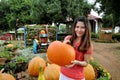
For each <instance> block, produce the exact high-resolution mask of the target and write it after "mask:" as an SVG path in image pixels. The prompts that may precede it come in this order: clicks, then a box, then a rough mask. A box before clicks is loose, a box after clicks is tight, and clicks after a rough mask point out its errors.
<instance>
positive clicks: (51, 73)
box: [44, 64, 60, 80]
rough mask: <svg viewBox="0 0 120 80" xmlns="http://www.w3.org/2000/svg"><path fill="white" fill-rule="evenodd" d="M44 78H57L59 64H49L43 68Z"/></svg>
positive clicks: (52, 79) (54, 79) (55, 79)
mask: <svg viewBox="0 0 120 80" xmlns="http://www.w3.org/2000/svg"><path fill="white" fill-rule="evenodd" d="M44 76H45V80H59V76H60V66H58V65H57V64H49V65H48V66H47V67H46V68H45V70H44Z"/></svg>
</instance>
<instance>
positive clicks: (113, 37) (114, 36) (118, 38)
mask: <svg viewBox="0 0 120 80" xmlns="http://www.w3.org/2000/svg"><path fill="white" fill-rule="evenodd" d="M112 39H113V40H117V41H120V33H117V34H113V35H112Z"/></svg>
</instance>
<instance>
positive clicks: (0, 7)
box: [0, 0, 10, 30]
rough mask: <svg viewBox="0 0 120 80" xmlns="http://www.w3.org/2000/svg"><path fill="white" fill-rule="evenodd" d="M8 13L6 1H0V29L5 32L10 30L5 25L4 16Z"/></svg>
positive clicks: (6, 24)
mask: <svg viewBox="0 0 120 80" xmlns="http://www.w3.org/2000/svg"><path fill="white" fill-rule="evenodd" d="M8 12H9V5H8V3H7V0H1V1H0V29H1V30H7V29H10V27H9V26H8V23H7V19H6V15H7V13H8Z"/></svg>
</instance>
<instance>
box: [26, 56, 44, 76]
mask: <svg viewBox="0 0 120 80" xmlns="http://www.w3.org/2000/svg"><path fill="white" fill-rule="evenodd" d="M40 66H41V67H42V68H43V70H44V69H45V67H46V62H45V60H44V59H43V58H41V57H38V56H37V57H34V58H33V59H31V60H30V62H29V64H28V73H29V74H30V75H31V76H38V75H39V68H40Z"/></svg>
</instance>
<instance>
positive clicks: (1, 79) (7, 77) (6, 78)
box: [0, 69, 16, 80]
mask: <svg viewBox="0 0 120 80" xmlns="http://www.w3.org/2000/svg"><path fill="white" fill-rule="evenodd" d="M3 70H4V69H2V70H1V71H0V80H16V79H15V78H14V77H13V76H12V75H11V74H8V73H2V72H3Z"/></svg>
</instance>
